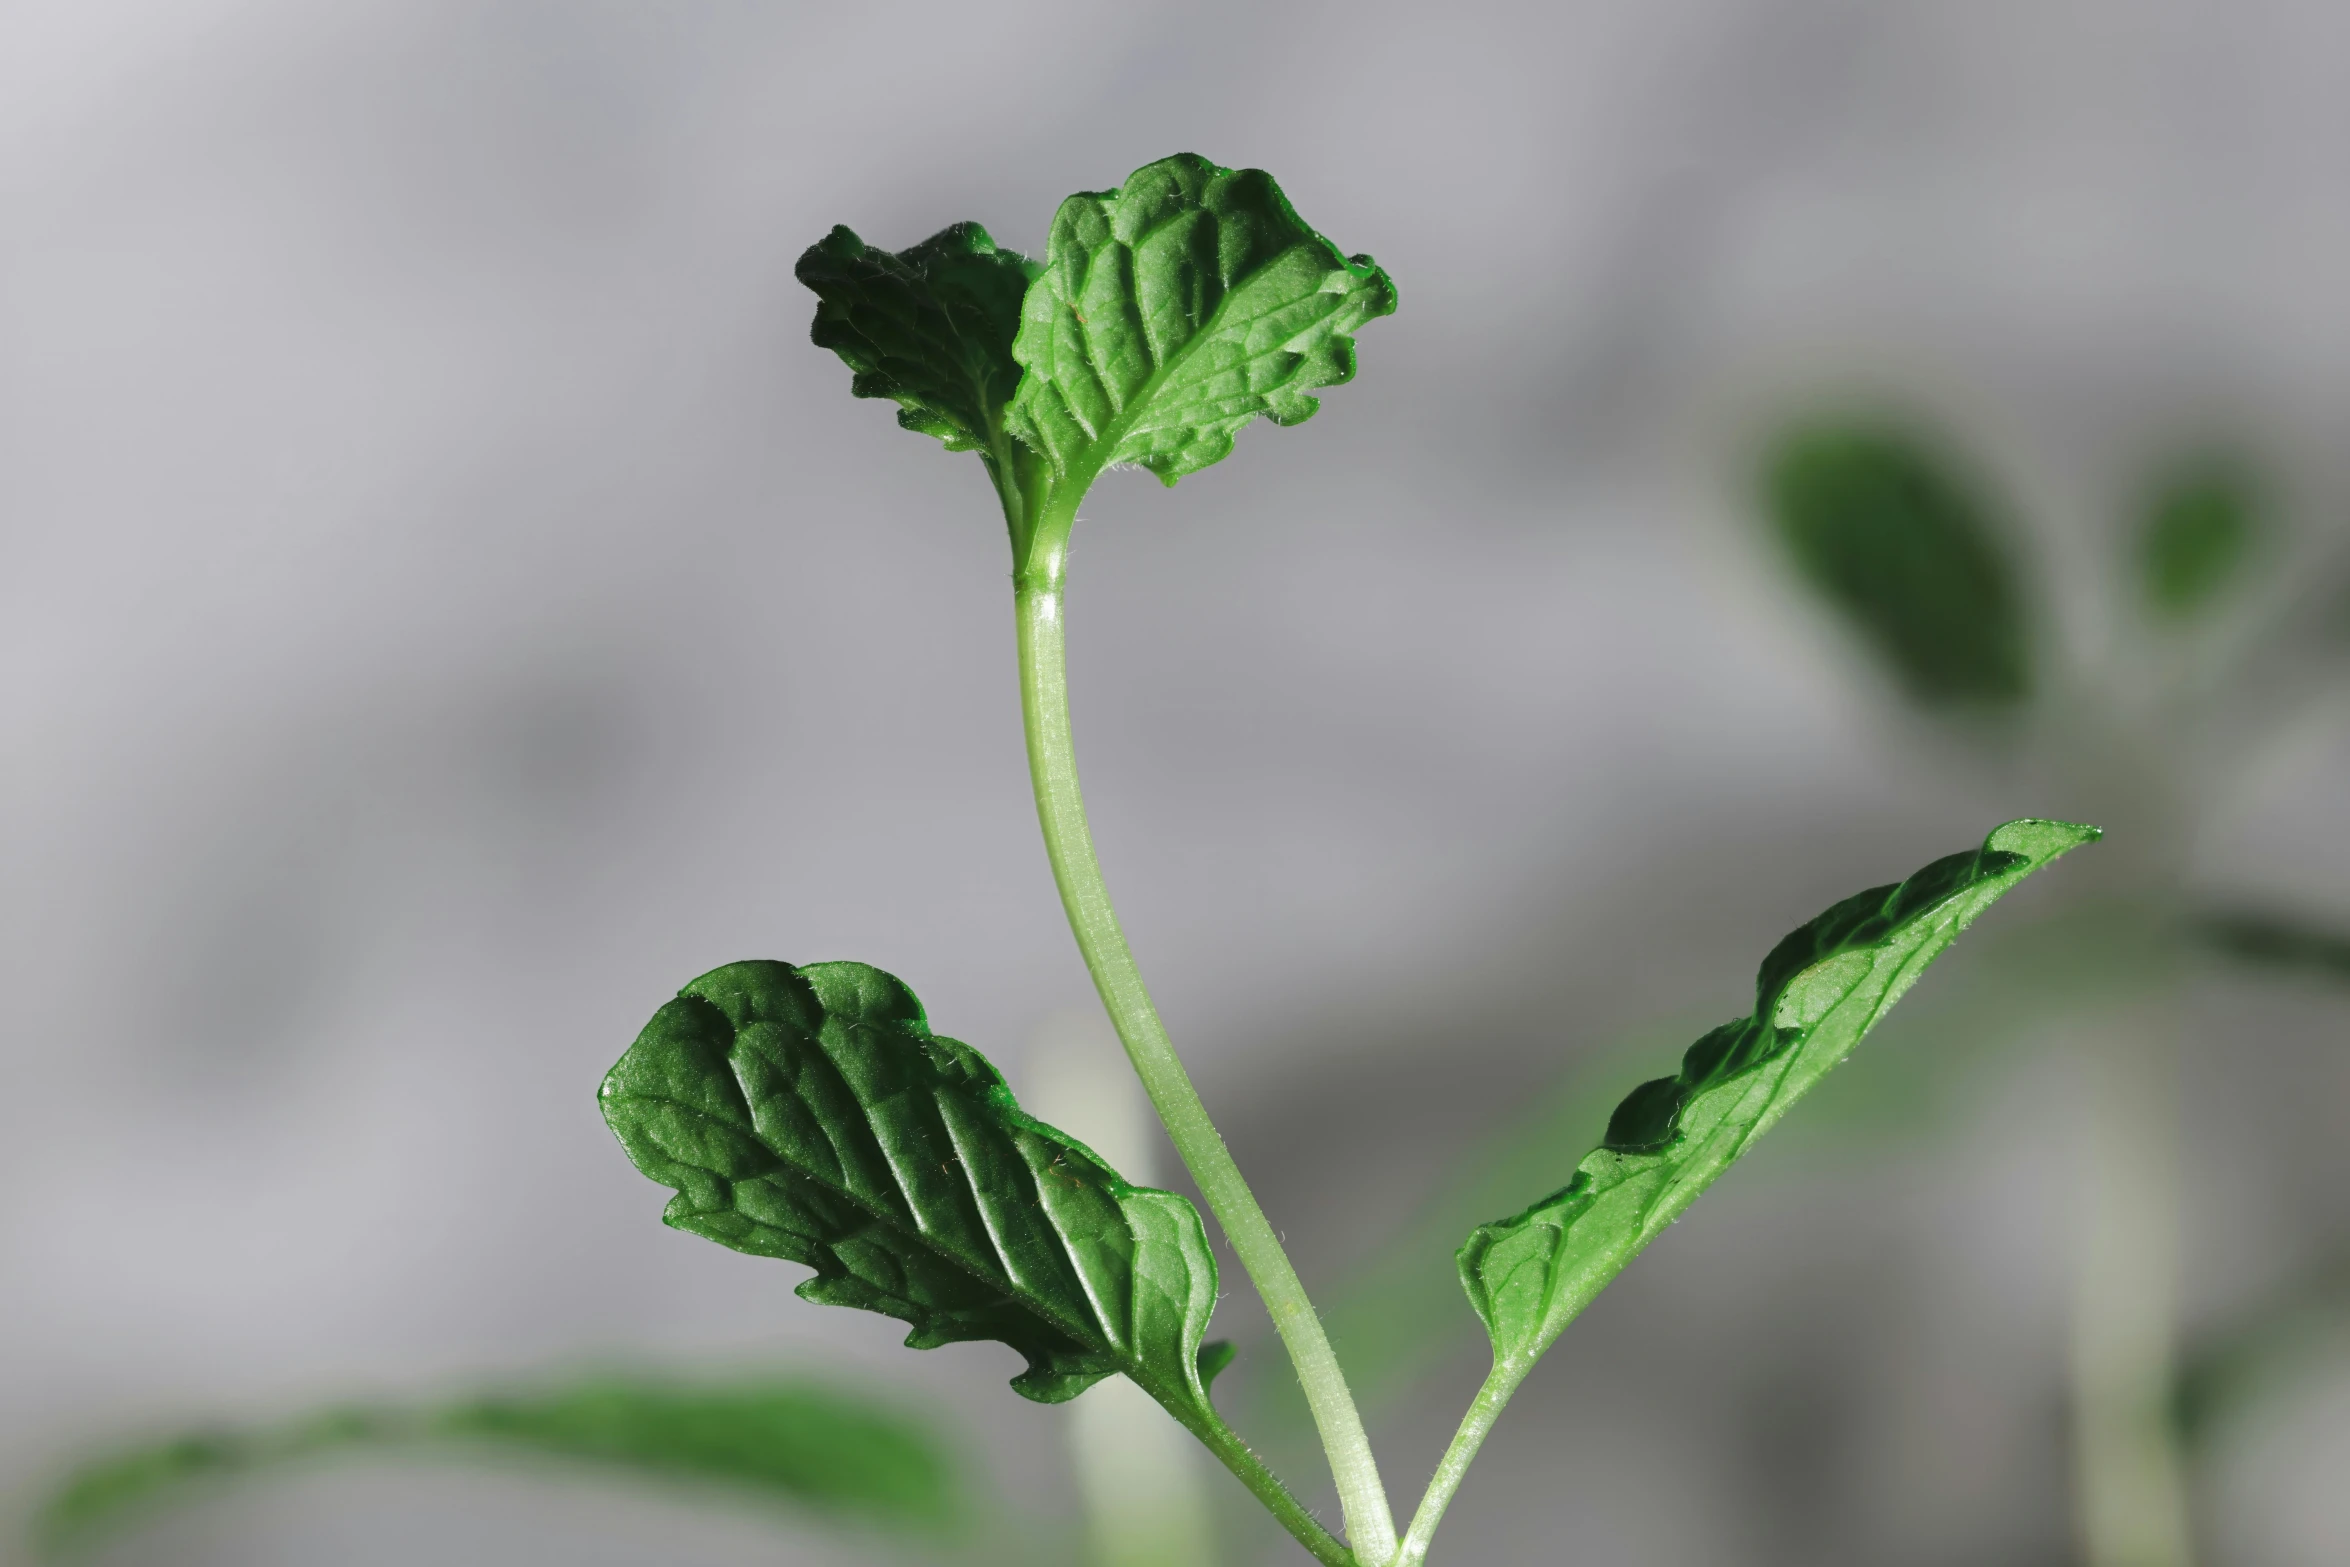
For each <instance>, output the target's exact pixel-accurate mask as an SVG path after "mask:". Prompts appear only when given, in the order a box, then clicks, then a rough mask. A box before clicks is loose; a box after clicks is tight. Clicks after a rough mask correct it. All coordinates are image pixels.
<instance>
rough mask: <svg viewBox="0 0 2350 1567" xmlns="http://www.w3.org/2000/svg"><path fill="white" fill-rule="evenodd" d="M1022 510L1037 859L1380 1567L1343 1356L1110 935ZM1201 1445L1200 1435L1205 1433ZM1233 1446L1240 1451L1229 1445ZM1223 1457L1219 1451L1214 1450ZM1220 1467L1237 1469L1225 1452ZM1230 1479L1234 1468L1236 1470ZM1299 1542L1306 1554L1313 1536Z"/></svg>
mask: <svg viewBox="0 0 2350 1567" xmlns="http://www.w3.org/2000/svg"><path fill="white" fill-rule="evenodd" d="M1009 509H1010V507H1009V503H1007V511H1009ZM1030 515H1031V517H1033V528H1032V531H1030V532H1029V533H1028V536H1027V537H1026V538H1025V539H1024V540H1022V539H1020V538H1019V532H1020V530H1019V529H1018V527H1017V525H1015V539H1016V541H1017V542H1021V543H1025V544H1026V545H1027V548H1026V549H1025V550H1024V551H1023V552H1022V554H1021V556H1020V557H1019V562H1020V564H1019V569H1018V570H1017V572H1016V574H1015V577H1014V591H1015V598H1016V601H1017V604H1018V609H1019V622H1020V708H1021V715H1022V718H1023V721H1024V724H1025V727H1026V729H1027V735H1028V770H1029V775H1030V778H1031V780H1032V782H1033V783H1034V784H1035V788H1036V814H1037V818H1038V820H1039V821H1040V822H1041V823H1042V824H1043V827H1044V846H1045V853H1046V855H1047V856H1048V857H1049V858H1050V859H1051V860H1052V865H1053V879H1054V880H1055V881H1056V882H1057V883H1058V884H1059V885H1060V889H1061V905H1062V907H1063V908H1064V909H1066V910H1067V911H1068V914H1069V928H1070V929H1071V930H1072V931H1073V932H1075V934H1076V937H1077V948H1078V950H1079V951H1080V952H1082V953H1083V954H1084V955H1085V966H1086V968H1087V969H1089V970H1090V971H1091V972H1092V974H1093V982H1094V985H1095V986H1096V987H1097V988H1098V989H1099V990H1100V992H1101V997H1102V1005H1103V1006H1104V1007H1106V1008H1107V1009H1108V1010H1109V1014H1110V1021H1111V1023H1112V1024H1113V1025H1114V1026H1115V1027H1116V1028H1117V1030H1118V1038H1119V1040H1120V1042H1121V1043H1123V1044H1124V1045H1125V1047H1126V1056H1127V1059H1128V1060H1130V1061H1132V1062H1133V1063H1134V1070H1135V1072H1136V1074H1137V1075H1138V1076H1140V1077H1141V1079H1142V1086H1143V1089H1144V1091H1145V1092H1147V1093H1148V1094H1149V1095H1150V1099H1151V1106H1152V1108H1153V1109H1155V1110H1157V1111H1158V1113H1159V1120H1160V1122H1161V1123H1162V1124H1163V1125H1165V1127H1166V1128H1167V1136H1168V1138H1169V1139H1170V1140H1171V1141H1173V1143H1174V1144H1175V1151H1176V1153H1177V1154H1178V1155H1180V1156H1181V1157H1182V1160H1183V1166H1184V1168H1185V1169H1187V1170H1189V1171H1190V1172H1191V1178H1192V1179H1193V1180H1194V1181H1195V1182H1197V1183H1198V1185H1199V1189H1200V1194H1201V1195H1202V1196H1204V1197H1205V1198H1207V1201H1208V1207H1209V1208H1210V1209H1211V1210H1213V1212H1214V1213H1215V1215H1216V1220H1217V1222H1218V1223H1219V1224H1221V1225H1222V1226H1223V1227H1224V1234H1225V1237H1226V1238H1227V1239H1228V1240H1229V1241H1230V1242H1231V1244H1232V1250H1233V1252H1234V1253H1235V1254H1236V1255H1237V1256H1238V1257H1239V1258H1240V1265H1241V1267H1243V1268H1244V1269H1246V1270H1247V1272H1248V1276H1249V1279H1250V1281H1251V1282H1252V1283H1254V1284H1255V1285H1256V1287H1257V1293H1258V1294H1259V1295H1261V1296H1263V1297H1264V1301H1265V1308H1266V1310H1267V1311H1268V1312H1270V1313H1271V1315H1272V1318H1273V1327H1274V1329H1275V1330H1276V1331H1277V1332H1279V1333H1280V1335H1281V1342H1282V1344H1283V1345H1284V1346H1285V1347H1286V1348H1287V1349H1288V1351H1289V1358H1290V1361H1291V1362H1292V1363H1293V1364H1294V1365H1295V1366H1296V1367H1297V1379H1298V1382H1299V1383H1300V1384H1301V1385H1302V1386H1303V1387H1304V1389H1305V1395H1306V1403H1307V1405H1308V1407H1310V1408H1311V1409H1312V1411H1313V1415H1314V1424H1315V1426H1316V1427H1317V1428H1318V1429H1319V1430H1320V1432H1321V1436H1322V1446H1323V1449H1324V1451H1325V1452H1327V1453H1328V1454H1329V1456H1330V1471H1331V1474H1332V1475H1333V1476H1334V1477H1335V1478H1336V1480H1337V1482H1338V1499H1339V1505H1340V1506H1341V1507H1342V1508H1343V1509H1344V1510H1345V1514H1346V1532H1347V1538H1348V1539H1349V1540H1350V1541H1352V1542H1353V1545H1354V1550H1355V1554H1356V1555H1357V1556H1359V1557H1360V1559H1361V1562H1362V1567H1388V1563H1389V1561H1390V1560H1391V1559H1392V1558H1393V1556H1394V1554H1395V1519H1394V1516H1393V1515H1392V1514H1391V1513H1390V1512H1389V1511H1388V1507H1387V1493H1386V1491H1385V1489H1384V1488H1383V1487H1382V1486H1381V1485H1380V1483H1379V1466H1378V1463H1377V1462H1376V1460H1374V1459H1373V1457H1372V1455H1371V1443H1370V1438H1369V1437H1368V1436H1367V1435H1366V1434H1365V1432H1364V1430H1363V1419H1362V1416H1361V1414H1360V1413H1358V1412H1357V1411H1356V1409H1355V1404H1354V1398H1353V1396H1352V1395H1351V1394H1349V1393H1348V1392H1347V1388H1346V1377H1345V1374H1344V1373H1343V1372H1341V1371H1340V1370H1339V1367H1338V1357H1337V1355H1336V1354H1334V1353H1333V1352H1332V1351H1331V1348H1330V1340H1329V1338H1328V1336H1327V1335H1326V1334H1324V1332H1323V1331H1322V1320H1321V1318H1320V1317H1318V1316H1316V1315H1315V1313H1314V1307H1313V1303H1312V1302H1311V1301H1309V1300H1308V1299H1307V1298H1306V1292H1305V1286H1304V1285H1302V1284H1300V1283H1299V1282H1298V1277H1297V1270H1296V1269H1295V1268H1294V1267H1292V1266H1291V1265H1290V1261H1289V1256H1288V1254H1287V1253H1286V1252H1284V1251H1283V1250H1282V1249H1281V1241H1280V1237H1279V1236H1277V1235H1276V1234H1275V1233H1274V1230H1273V1225H1272V1222H1271V1221H1270V1220H1268V1219H1267V1218H1266V1217H1265V1210H1264V1209H1263V1208H1261V1207H1259V1206H1258V1205H1257V1199H1256V1195H1255V1194H1254V1193H1252V1192H1251V1191H1250V1190H1249V1189H1248V1182H1247V1181H1246V1180H1244V1179H1242V1177H1241V1174H1240V1167H1239V1166H1238V1165H1237V1164H1235V1163H1233V1160H1232V1154H1231V1151H1230V1150H1229V1149H1227V1148H1226V1147H1225V1146H1224V1139H1223V1137H1222V1136H1221V1135H1220V1134H1218V1132H1217V1131H1216V1128H1215V1124H1214V1123H1213V1122H1211V1121H1210V1120H1209V1119H1208V1112H1207V1107H1206V1106H1205V1105H1203V1104H1202V1103H1201V1102H1200V1097H1199V1090H1198V1089H1196V1088H1194V1087H1193V1086H1192V1083H1191V1077H1190V1074H1188V1073H1187V1072H1185V1071H1184V1069H1183V1063H1182V1061H1181V1060H1179V1059H1178V1058H1177V1056H1176V1054H1175V1047H1174V1045H1173V1043H1172V1042H1170V1041H1169V1039H1168V1038H1167V1029H1166V1025H1165V1024H1163V1023H1161V1022H1160V1021H1159V1014H1158V1009H1157V1008H1156V1007H1154V1006H1153V1005H1152V1004H1151V998H1150V992H1149V991H1148V990H1147V989H1145V988H1144V986H1143V982H1142V973H1141V971H1140V970H1139V969H1137V968H1136V967H1135V963H1134V954H1133V953H1132V952H1131V951H1130V950H1128V948H1127V945H1126V936H1125V933H1124V932H1123V931H1122V930H1120V929H1119V927H1118V915H1117V911H1116V910H1115V909H1113V908H1112V907H1111V904H1110V894H1109V889H1108V888H1107V887H1105V886H1104V885H1103V883H1102V871H1101V864H1100V862H1099V861H1098V860H1097V859H1096V858H1095V856H1094V849H1093V833H1092V830H1091V829H1090V828H1089V827H1088V826H1087V825H1086V820H1085V801H1084V798H1083V796H1082V795H1081V794H1080V793H1079V791H1078V787H1077V755H1076V750H1075V747H1074V745H1073V744H1072V742H1071V738H1070V732H1069V679H1068V667H1067V652H1066V643H1065V639H1064V633H1063V627H1062V609H1063V596H1062V589H1063V582H1064V577H1065V574H1066V570H1067V563H1068V543H1069V525H1070V522H1071V521H1072V518H1071V516H1070V515H1069V514H1068V509H1065V508H1063V507H1060V506H1055V505H1047V506H1046V507H1044V508H1042V509H1040V510H1039V511H1037V512H1033V513H1031V514H1030ZM1202 1440H1207V1439H1206V1438H1205V1437H1204V1436H1203V1437H1202ZM1233 1441H1234V1442H1235V1444H1237V1438H1234V1439H1233ZM1209 1445H1210V1446H1211V1447H1213V1446H1215V1445H1216V1444H1215V1443H1214V1442H1210V1443H1209ZM1240 1451H1242V1452H1245V1451H1246V1449H1245V1448H1242V1449H1240ZM1218 1456H1225V1455H1224V1454H1223V1453H1221V1452H1219V1455H1218ZM1225 1461H1226V1463H1227V1465H1228V1466H1229V1465H1231V1464H1232V1460H1231V1459H1230V1458H1229V1457H1226V1458H1225ZM1251 1462H1252V1463H1253V1462H1254V1460H1253V1459H1252V1460H1251ZM1234 1473H1236V1474H1239V1473H1241V1471H1240V1470H1239V1469H1238V1468H1234ZM1242 1478H1243V1479H1244V1480H1246V1479H1247V1476H1246V1475H1245V1474H1244V1475H1242ZM1252 1489H1254V1487H1253V1486H1252ZM1259 1494H1260V1495H1262V1494H1263V1493H1261V1492H1260V1493H1259ZM1268 1505H1271V1504H1270V1503H1268ZM1276 1512H1278V1509H1276ZM1291 1532H1292V1533H1296V1530H1295V1529H1294V1528H1293V1529H1292V1531H1291ZM1299 1538H1300V1539H1301V1540H1303V1539H1304V1538H1305V1537H1304V1536H1302V1535H1300V1536H1299ZM1307 1543H1308V1547H1309V1549H1310V1548H1312V1547H1311V1542H1310V1541H1308V1542H1307Z"/></svg>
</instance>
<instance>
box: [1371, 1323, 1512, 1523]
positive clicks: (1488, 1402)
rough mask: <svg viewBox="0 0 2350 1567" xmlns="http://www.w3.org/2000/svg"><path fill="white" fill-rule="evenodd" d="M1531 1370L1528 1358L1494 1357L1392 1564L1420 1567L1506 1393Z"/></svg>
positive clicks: (1506, 1398)
mask: <svg viewBox="0 0 2350 1567" xmlns="http://www.w3.org/2000/svg"><path fill="white" fill-rule="evenodd" d="M1533 1369H1534V1363H1533V1362H1532V1361H1530V1360H1529V1361H1526V1362H1524V1363H1523V1364H1521V1363H1519V1362H1517V1361H1515V1360H1512V1359H1509V1358H1507V1357H1499V1356H1497V1357H1496V1358H1495V1359H1494V1362H1493V1370H1492V1372H1491V1373H1490V1374H1489V1375H1488V1376H1487V1377H1486V1378H1485V1385H1484V1386H1483V1387H1481V1388H1479V1389H1477V1397H1476V1399H1475V1400H1474V1401H1472V1402H1471V1403H1470V1405H1469V1412H1468V1413H1467V1414H1465V1415H1463V1416H1461V1425H1460V1429H1459V1430H1458V1431H1455V1432H1454V1433H1453V1438H1452V1443H1451V1445H1450V1446H1448V1447H1446V1448H1445V1450H1444V1457H1443V1459H1442V1460H1441V1461H1440V1462H1439V1463H1438V1464H1437V1466H1436V1473H1435V1475H1434V1476H1432V1477H1431V1478H1430V1479H1429V1481H1428V1489H1427V1490H1426V1491H1425V1492H1423V1493H1422V1494H1421V1496H1420V1505H1419V1508H1418V1510H1417V1511H1415V1512H1414V1513H1413V1514H1412V1526H1411V1528H1410V1530H1409V1531H1408V1532H1406V1533H1405V1535H1404V1537H1403V1545H1402V1546H1401V1548H1399V1549H1398V1551H1397V1552H1396V1557H1395V1567H1420V1564H1421V1563H1422V1562H1425V1561H1426V1560H1427V1559H1428V1542H1429V1541H1430V1540H1432V1539H1433V1538H1435V1535H1436V1526H1437V1525H1438V1524H1440V1523H1442V1522H1443V1521H1444V1510H1445V1509H1446V1508H1447V1507H1450V1506H1451V1505H1452V1498H1453V1493H1454V1492H1455V1491H1458V1490H1459V1489H1460V1488H1461V1481H1462V1479H1463V1478H1464V1477H1466V1476H1467V1474H1468V1472H1469V1464H1470V1461H1471V1460H1473V1459H1474V1458H1475V1457H1476V1456H1477V1450H1478V1449H1479V1448H1481V1447H1483V1446H1484V1445H1485V1438H1486V1437H1487V1436H1488V1435H1489V1434H1491V1432H1492V1430H1493V1423H1494V1422H1495V1421H1496V1420H1499V1419H1500V1418H1501V1412H1502V1410H1503V1408H1504V1407H1505V1406H1507V1405H1508V1403H1509V1401H1510V1395H1512V1394H1513V1393H1515V1392H1517V1390H1518V1384H1519V1383H1521V1382H1523V1381H1525V1380H1526V1376H1527V1373H1529V1372H1531V1371H1532V1370H1533Z"/></svg>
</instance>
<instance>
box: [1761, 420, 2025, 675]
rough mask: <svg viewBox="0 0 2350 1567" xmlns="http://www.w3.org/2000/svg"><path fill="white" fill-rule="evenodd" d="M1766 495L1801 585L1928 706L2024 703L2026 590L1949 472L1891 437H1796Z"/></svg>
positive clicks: (1866, 432)
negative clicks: (1803, 582) (1800, 576)
mask: <svg viewBox="0 0 2350 1567" xmlns="http://www.w3.org/2000/svg"><path fill="white" fill-rule="evenodd" d="M1764 499H1765V503H1766V504H1767V506H1768V508H1769V511H1770V514H1771V519H1772V521H1773V523H1774V524H1775V525H1776V527H1777V529H1778V533H1779V537H1780V539H1781V540H1782V542H1784V543H1785V545H1786V546H1787V549H1788V551H1789V553H1790V554H1791V555H1792V556H1793V557H1794V560H1795V564H1796V567H1797V569H1798V570H1800V571H1801V572H1802V574H1803V576H1804V578H1805V580H1806V581H1808V582H1809V583H1810V584H1811V586H1812V587H1813V588H1814V589H1815V590H1816V591H1817V592H1818V593H1819V594H1820V596H1821V597H1822V598H1824V599H1826V600H1827V601H1828V603H1829V604H1830V605H1831V606H1832V607H1833V608H1834V609H1835V610H1836V611H1837V612H1838V613H1839V614H1841V615H1842V616H1843V617H1844V618H1845V619H1846V620H1847V621H1849V622H1850V623H1851V625H1852V627H1853V629H1854V630H1855V631H1857V632H1858V633H1859V634H1860V636H1861V638H1862V639H1863V640H1864V641H1865V642H1867V643H1868V644H1869V646H1870V648H1871V649H1872V651H1874V652H1875V653H1877V654H1878V655H1879V656H1880V657H1882V658H1883V659H1884V661H1885V662H1886V663H1887V664H1888V665H1890V666H1891V668H1892V670H1893V673H1894V674H1895V675H1896V676H1897V677H1898V678H1899V680H1900V681H1901V684H1902V686H1903V687H1904V688H1905V689H1906V690H1907V691H1908V693H1909V695H1910V696H1911V697H1912V698H1914V699H1915V700H1917V701H1919V702H1922V703H1925V704H1927V705H1930V706H1932V705H1949V704H1958V703H1974V704H1980V705H1986V706H1997V705H2002V704H2008V703H2013V702H2017V701H2020V700H2021V699H2022V698H2023V697H2024V696H2025V695H2026V694H2027V693H2028V691H2029V689H2030V685H2031V669H2030V660H2029V656H2028V648H2027V638H2026V635H2025V624H2024V609H2023V600H2022V595H2021V593H2020V592H2019V591H2018V589H2017V586H2016V580H2015V571H2014V567H2013V566H2012V564H2011V563H2010V561H2009V559H2008V555H2007V550H2006V547H2005V544H2004V541H2003V540H2002V539H2001V538H2000V536H1999V532H1998V530H1997V529H1996V528H1995V527H1994V526H1993V523H1992V519H1991V515H1990V508H1989V507H1988V506H1987V505H1986V504H1985V503H1984V501H1983V499H1982V497H1981V496H1980V495H1978V494H1977V493H1976V492H1975V491H1974V489H1973V488H1972V487H1971V486H1970V485H1969V484H1968V483H1967V482H1966V479H1965V477H1964V475H1963V474H1962V473H1961V472H1960V471H1959V470H1958V468H1957V467H1956V465H1955V464H1953V463H1951V462H1950V461H1948V460H1947V459H1946V458H1944V457H1943V456H1942V455H1940V454H1939V453H1937V452H1936V451H1935V450H1934V449H1933V448H1932V447H1931V446H1929V445H1928V444H1927V443H1925V442H1923V441H1921V440H1919V439H1917V438H1916V437H1914V436H1911V435H1908V434H1906V433H1903V432H1901V431H1898V430H1895V429H1891V428H1887V427H1880V426H1863V425H1851V426H1848V425H1823V426H1818V427H1814V428H1810V429H1804V430H1798V431H1795V432H1793V433H1791V434H1790V435H1788V436H1786V437H1785V438H1783V439H1782V440H1781V441H1780V443H1779V445H1778V446H1777V448H1776V449H1775V450H1774V451H1773V452H1772V454H1771V457H1770V460H1769V463H1768V465H1767V469H1766V472H1765V474H1764Z"/></svg>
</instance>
